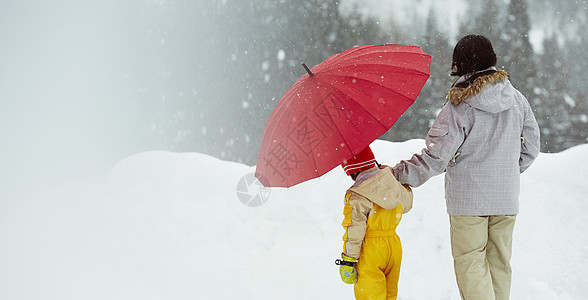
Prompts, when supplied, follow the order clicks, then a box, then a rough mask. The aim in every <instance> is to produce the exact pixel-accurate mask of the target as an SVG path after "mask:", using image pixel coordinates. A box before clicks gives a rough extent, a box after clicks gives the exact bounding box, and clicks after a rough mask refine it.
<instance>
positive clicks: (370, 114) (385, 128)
mask: <svg viewBox="0 0 588 300" xmlns="http://www.w3.org/2000/svg"><path fill="white" fill-rule="evenodd" d="M320 80H321V81H324V82H326V81H325V80H324V79H322V78H321V79H320ZM331 87H332V88H333V89H334V90H336V91H338V92H340V93H343V94H345V92H343V91H342V90H340V89H339V88H337V87H335V86H332V85H331ZM355 90H357V91H359V92H361V93H363V94H365V93H364V92H363V91H361V90H358V89H355ZM365 95H367V94H365ZM403 97H404V96H403ZM355 103H357V104H358V106H359V107H361V108H362V109H363V110H364V111H365V112H366V113H367V114H368V115H369V116H371V117H372V119H373V120H375V121H376V122H377V123H378V124H379V125H380V126H381V127H382V128H383V129H384V130H385V131H387V130H388V129H387V126H386V125H385V124H382V122H380V120H378V118H376V117H375V116H374V115H373V114H372V113H371V112H370V111H369V110H368V109H366V108H365V107H363V105H361V103H359V102H355ZM334 124H335V126H337V123H334ZM337 127H339V126H337ZM353 127H355V124H354V125H353ZM337 133H338V134H339V136H341V139H342V140H343V141H344V142H345V146H347V148H348V149H349V152H351V153H352V154H353V155H356V154H357V153H354V152H353V150H352V149H351V148H350V147H349V142H348V141H347V139H346V138H345V136H343V134H342V133H341V131H340V130H337ZM361 150H363V149H360V151H361ZM313 159H314V158H313ZM315 165H316V161H315Z"/></svg>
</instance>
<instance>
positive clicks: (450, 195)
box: [393, 35, 539, 300]
mask: <svg viewBox="0 0 588 300" xmlns="http://www.w3.org/2000/svg"><path fill="white" fill-rule="evenodd" d="M495 65H496V54H495V53H494V50H493V49H492V44H491V43H490V41H489V40H488V39H487V38H485V37H483V36H481V35H468V36H465V37H463V38H462V39H461V40H460V41H459V42H458V43H457V45H456V46H455V49H454V51H453V61H452V74H451V75H453V76H459V78H458V79H457V80H456V81H455V83H454V84H453V86H452V87H451V89H450V90H449V94H448V96H447V100H448V101H447V102H446V104H445V105H444V107H443V109H442V110H441V112H440V113H439V116H438V117H437V118H436V120H435V122H434V123H433V125H432V126H431V129H430V130H429V132H428V134H427V138H426V148H424V149H423V151H422V153H421V154H415V155H414V156H413V157H412V158H411V159H410V160H407V161H402V162H400V163H399V164H397V165H396V166H395V167H394V168H393V172H394V175H395V176H396V178H397V179H398V181H400V182H401V183H402V184H408V185H411V186H414V187H416V186H420V185H421V184H423V183H424V182H425V181H427V180H428V179H429V178H431V177H432V176H435V175H438V174H441V173H443V172H445V199H446V203H447V212H448V214H449V215H450V224H451V247H452V254H453V258H454V267H455V275H456V279H457V284H458V287H459V291H460V294H461V297H462V299H475V300H481V299H492V300H494V299H508V298H509V294H510V281H511V267H510V257H511V253H512V233H513V229H514V224H515V219H516V215H517V214H518V213H519V199H518V198H519V191H520V173H522V172H524V171H525V170H526V169H527V168H528V167H529V166H530V165H531V163H532V162H533V161H534V160H535V158H536V157H537V155H538V154H539V127H538V125H537V121H536V120H535V117H534V115H533V112H532V110H531V108H530V106H529V103H528V101H527V99H526V98H525V97H524V96H523V95H522V94H521V93H520V92H519V91H518V90H517V89H515V88H514V87H513V86H512V84H511V83H510V81H509V80H508V75H507V73H506V72H505V71H503V70H500V71H499V70H497V69H496V67H495Z"/></svg>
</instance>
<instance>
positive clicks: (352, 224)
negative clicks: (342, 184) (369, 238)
mask: <svg viewBox="0 0 588 300" xmlns="http://www.w3.org/2000/svg"><path fill="white" fill-rule="evenodd" d="M373 209H374V205H373V203H372V202H371V201H369V200H368V199H366V198H365V197H362V196H360V195H358V194H356V193H353V192H351V191H347V194H346V195H345V208H344V209H343V215H344V216H345V218H344V219H343V224H342V225H343V227H344V228H345V234H344V235H343V242H344V243H343V254H345V255H347V256H349V257H353V258H355V259H359V254H360V252H361V244H362V243H363V238H364V237H365V231H366V227H367V219H368V216H369V215H370V213H371V211H372V210H373Z"/></svg>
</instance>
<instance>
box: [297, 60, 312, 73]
mask: <svg viewBox="0 0 588 300" xmlns="http://www.w3.org/2000/svg"><path fill="white" fill-rule="evenodd" d="M300 64H301V65H302V66H303V67H304V69H305V70H306V72H307V73H308V75H309V76H312V75H314V74H312V72H311V71H310V69H309V68H308V67H307V66H306V64H305V63H303V62H302V63H300Z"/></svg>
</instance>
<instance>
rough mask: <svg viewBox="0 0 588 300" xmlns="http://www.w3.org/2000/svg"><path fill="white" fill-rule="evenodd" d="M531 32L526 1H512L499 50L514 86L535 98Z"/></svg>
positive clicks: (534, 65)
mask: <svg viewBox="0 0 588 300" xmlns="http://www.w3.org/2000/svg"><path fill="white" fill-rule="evenodd" d="M530 31H531V23H530V20H529V15H528V12H527V2H526V0H511V1H510V4H509V6H508V9H507V15H506V20H505V23H504V26H503V30H502V35H501V38H500V40H501V47H499V48H498V49H499V52H501V58H502V61H503V63H504V66H505V67H506V71H507V72H508V73H509V76H510V78H511V81H512V82H513V85H515V86H516V87H517V88H519V89H520V91H521V92H522V93H523V94H524V95H526V96H527V97H532V96H533V90H534V88H535V86H536V81H535V77H536V74H537V66H536V62H535V52H534V51H533V47H532V46H531V42H530V41H529V32H530ZM538 104H539V105H540V104H541V103H538ZM531 105H533V103H532V104H531Z"/></svg>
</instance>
